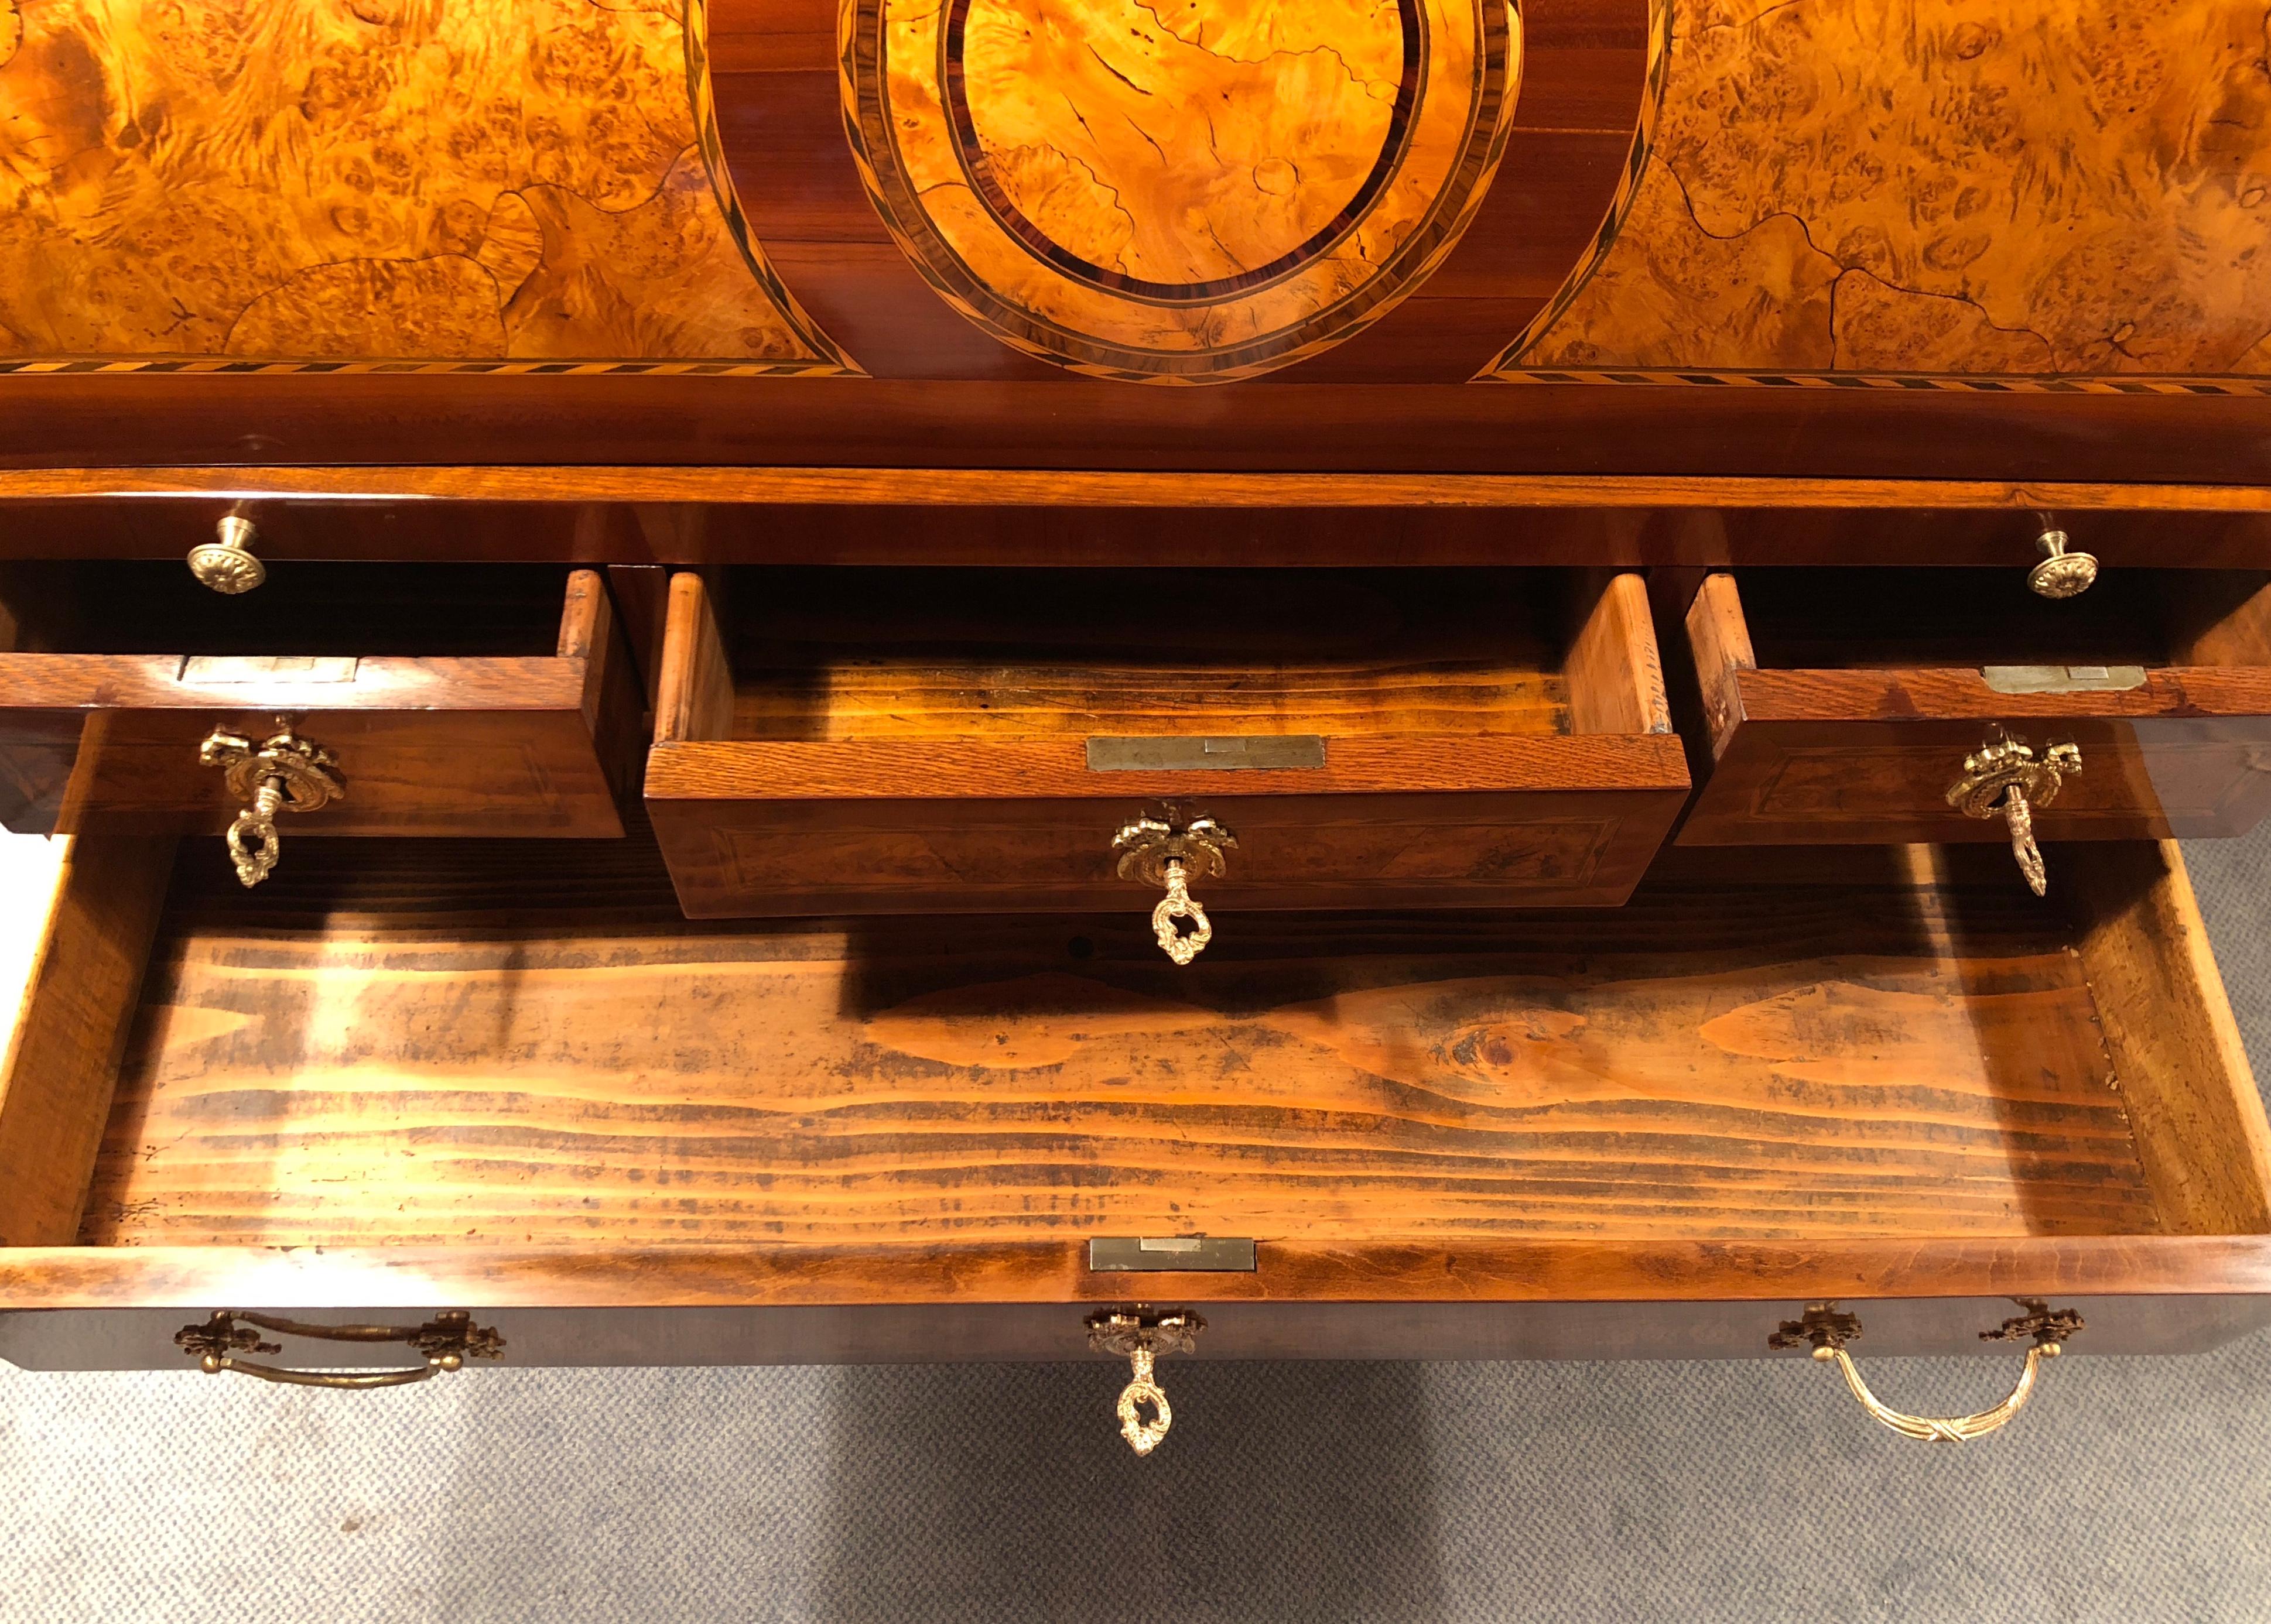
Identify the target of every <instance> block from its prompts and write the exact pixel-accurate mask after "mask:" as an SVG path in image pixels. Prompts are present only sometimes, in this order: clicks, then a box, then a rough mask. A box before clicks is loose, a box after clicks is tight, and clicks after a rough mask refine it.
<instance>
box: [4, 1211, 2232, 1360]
mask: <svg viewBox="0 0 2271 1624" xmlns="http://www.w3.org/2000/svg"><path fill="white" fill-rule="evenodd" d="M1258 1256H1259V1257H1260V1260H1261V1264H1262V1266H1261V1267H1260V1268H1259V1269H1257V1270H1256V1271H1255V1272H1253V1273H1251V1274H1205V1275H1175V1274H1150V1275H1144V1276H1142V1277H1140V1278H1141V1282H1142V1283H1141V1285H1140V1287H1137V1288H1136V1289H1134V1290H1131V1287H1130V1282H1131V1277H1129V1276H1128V1275H1124V1274H1099V1273H1096V1272H1091V1270H1090V1269H1089V1267H1088V1247H1087V1243H1086V1242H1084V1241H1057V1242H1024V1243H1019V1244H1013V1245H1000V1244H986V1243H982V1242H972V1243H964V1244H961V1245H955V1246H942V1245H937V1244H924V1243H915V1244H905V1243H901V1244H890V1243H882V1244H875V1245H863V1246H827V1245H798V1244H793V1243H784V1242H768V1243H765V1244H763V1245H750V1244H748V1243H743V1244H739V1245H733V1246H704V1245H699V1244H688V1245H670V1246H644V1247H639V1246H622V1245H607V1244H592V1243H588V1242H586V1243H582V1244H578V1245H574V1246H527V1245H513V1244H498V1245H487V1244H484V1245H480V1246H468V1245H465V1244H462V1243H460V1244H456V1245H446V1246H444V1245H432V1244H428V1245H391V1246H362V1247H357V1246H322V1247H307V1246H164V1245H145V1246H134V1247H105V1246H57V1247H23V1248H7V1249H0V1308H6V1309H135V1308H160V1307H162V1308H168V1309H183V1310H196V1311H209V1310H211V1309H212V1308H214V1307H216V1306H220V1305H229V1304H235V1305H239V1306H249V1305H256V1304H257V1305H258V1306H259V1307H261V1308H265V1309H294V1308H301V1309H337V1308H346V1307H354V1308H405V1309H410V1308H424V1307H428V1306H437V1305H438V1306H449V1307H465V1306H479V1307H486V1308H507V1307H525V1308H570V1309H577V1308H581V1309H613V1308H652V1307H686V1308H701V1307H719V1306H727V1305H762V1306H769V1307H790V1306H796V1305H813V1306H844V1307H852V1306H865V1305H878V1304H886V1303H914V1304H934V1305H938V1306H941V1307H945V1306H949V1305H954V1304H971V1303H1018V1302H1030V1303H1040V1304H1045V1305H1050V1304H1067V1303H1091V1302H1124V1301H1128V1300H1129V1298H1130V1297H1131V1296H1133V1297H1141V1298H1143V1299H1147V1300H1154V1301H1157V1300H1173V1301H1190V1302H1199V1303H1204V1302H1225V1303H1228V1302H1277V1301H1286V1302H1292V1301H1317V1302H1348V1303H1362V1302H1381V1303H1393V1302H1401V1303H1426V1302H1500V1303H1553V1302H1620V1301H1634V1300H1641V1301H1663V1302H1701V1301H1740V1302H1786V1303H1791V1304H1803V1303H1804V1302H1806V1301H1813V1300H1818V1299H1822V1298H1835V1299H1845V1300H1850V1299H1854V1298H1865V1297H1876V1296H1881V1297H1921V1296H1952V1297H1988V1298H2013V1297H2068V1296H2074V1295H2109V1296H2111V1295H2125V1294H2141V1295H2146V1296H2150V1297H2160V1298H2166V1299H2170V1300H2172V1301H2171V1306H2172V1307H2175V1306H2179V1305H2180V1301H2181V1300H2182V1299H2184V1298H2187V1297H2194V1296H2220V1295H2226V1294H2249V1295H2256V1294H2271V1236H2266V1235H2156V1236H2150V1237H2145V1236H2127V1235H2058V1236H1996V1237H1993V1238H1991V1239H1977V1240H1969V1239H1962V1238H1953V1237H1947V1238H1916V1239H1907V1240H1903V1241H1901V1242H1898V1243H1897V1244H1893V1245H1888V1244H1886V1243H1885V1242H1881V1241H1880V1242H1869V1241H1837V1240H1828V1239H1825V1240H1812V1241H1807V1242H1802V1243H1782V1242H1718V1241H1640V1242H1634V1241H1589V1240H1576V1239H1545V1240H1523V1241H1507V1242H1409V1241H1405V1242H1398V1241H1394V1240H1383V1241H1380V1242H1369V1243H1366V1244H1363V1245H1342V1244H1333V1243H1318V1242H1302V1241H1267V1242H1263V1243H1262V1246H1261V1247H1260V1249H1259V1252H1258ZM1761 1339H1762V1338H1761ZM668 1352H669V1349H668V1347H667V1346H661V1347H658V1348H656V1349H655V1350H654V1353H655V1355H656V1356H657V1357H658V1358H666V1356H667V1354H668Z"/></svg>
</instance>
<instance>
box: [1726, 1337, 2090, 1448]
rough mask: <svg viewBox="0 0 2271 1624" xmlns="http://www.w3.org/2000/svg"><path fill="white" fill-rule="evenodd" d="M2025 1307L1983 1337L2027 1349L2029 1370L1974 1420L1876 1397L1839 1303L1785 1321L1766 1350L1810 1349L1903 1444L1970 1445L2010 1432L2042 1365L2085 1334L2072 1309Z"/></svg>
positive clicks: (2033, 1387)
mask: <svg viewBox="0 0 2271 1624" xmlns="http://www.w3.org/2000/svg"><path fill="white" fill-rule="evenodd" d="M2022 1306H2024V1307H2025V1308H2026V1309H2028V1312H2027V1313H2026V1314H2024V1315H2022V1316H2020V1317H2019V1318H2016V1319H2007V1320H2005V1321H2004V1322H2003V1323H2002V1324H2001V1325H1999V1326H1998V1327H1997V1328H1996V1329H1995V1330H1993V1331H1981V1332H1980V1333H1979V1337H1980V1339H1981V1340H1982V1341H1985V1342H2019V1341H2023V1342H2025V1343H2027V1345H2028V1346H2027V1363H2026V1368H2024V1369H2022V1370H2021V1371H2020V1372H2019V1380H2018V1383H2017V1384H2016V1385H2015V1386H2014V1387H2013V1388H2012V1389H2011V1390H2010V1392H2009V1393H2008V1394H2007V1395H2006V1396H2005V1397H2004V1398H2003V1400H2002V1402H2001V1403H1999V1404H1996V1405H1990V1406H1989V1407H1988V1408H1986V1409H1984V1410H1980V1411H1977V1412H1975V1413H1972V1414H1970V1415H1955V1416H1935V1415H1910V1414H1909V1413H1906V1412H1904V1411H1901V1410H1895V1409H1894V1408H1893V1407H1892V1406H1891V1405H1888V1404H1887V1403H1885V1401H1884V1400H1883V1399H1881V1398H1878V1397H1877V1395H1876V1394H1874V1393H1873V1392H1871V1391H1870V1390H1869V1384H1868V1383H1866V1382H1865V1381H1863V1380H1862V1379H1861V1372H1860V1370H1859V1368H1858V1367H1856V1366H1855V1364H1854V1363H1853V1356H1852V1355H1851V1354H1850V1353H1847V1352H1846V1351H1845V1345H1846V1344H1847V1343H1849V1342H1855V1341H1858V1340H1859V1339H1860V1336H1861V1322H1860V1320H1859V1319H1858V1318H1857V1317H1855V1316H1853V1315H1850V1314H1844V1313H1840V1312H1839V1311H1838V1309H1837V1307H1836V1305H1835V1303H1828V1302H1817V1303H1814V1304H1813V1305H1812V1306H1810V1307H1809V1308H1808V1309H1806V1317H1805V1318H1804V1319H1793V1320H1785V1321H1784V1322H1783V1325H1782V1328H1781V1329H1780V1330H1778V1331H1776V1332H1775V1333H1774V1335H1772V1336H1771V1337H1768V1339H1767V1346H1769V1347H1785V1348H1786V1347H1804V1346H1812V1348H1813V1357H1814V1358H1815V1359H1816V1360H1818V1361H1821V1363H1823V1364H1835V1366H1836V1367H1837V1370H1838V1374H1840V1375H1841V1376H1843V1377H1844V1378H1845V1385H1846V1387H1847V1388H1848V1389H1849V1390H1851V1392H1852V1394H1853V1397H1854V1398H1856V1399H1858V1401H1859V1402H1860V1405H1861V1407H1862V1408H1863V1409H1864V1410H1865V1411H1867V1412H1868V1413H1869V1415H1870V1417H1871V1419H1872V1420H1875V1421H1877V1422H1878V1423H1879V1424H1880V1425H1882V1426H1885V1427H1891V1428H1892V1429H1893V1430H1894V1431H1895V1432H1896V1433H1898V1434H1900V1435H1902V1437H1904V1438H1914V1439H1916V1440H1917V1442H1920V1443H1968V1442H1970V1441H1971V1440H1972V1439H1974V1438H1984V1437H1985V1436H1986V1435H1988V1434H1989V1433H1991V1432H1996V1431H1999V1430H2000V1429H2001V1428H2003V1427H2007V1426H2009V1425H2010V1424H2011V1421H2012V1420H2013V1418H2014V1417H2015V1416H2016V1415H2017V1414H2018V1413H2019V1412H2020V1411H2022V1410H2023V1409H2025V1408H2026V1407H2027V1400H2028V1399H2029V1398H2033V1397H2034V1393H2035V1379H2036V1376H2039V1375H2040V1374H2041V1372H2042V1361H2044V1360H2045V1359H2055V1358H2057V1357H2058V1354H2059V1348H2060V1347H2061V1346H2062V1345H2063V1344H2064V1343H2065V1341H2066V1339H2067V1338H2068V1337H2071V1336H2073V1335H2074V1333H2075V1332H2077V1331H2080V1330H2081V1329H2082V1320H2081V1315H2079V1314H2077V1313H2075V1312H2074V1310H2073V1309H2057V1310H2055V1311H2053V1310H2052V1309H2051V1308H2050V1306H2049V1305H2048V1304H2047V1303H2041V1302H2027V1303H2025V1304H2023V1305H2022Z"/></svg>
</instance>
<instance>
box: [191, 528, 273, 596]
mask: <svg viewBox="0 0 2271 1624" xmlns="http://www.w3.org/2000/svg"><path fill="white" fill-rule="evenodd" d="M259 539H260V532H259V530H257V529H255V528H254V526H253V523H252V521H251V520H249V519H246V518H241V517H239V516H238V515H235V514H233V513H232V514H230V515H228V516H227V518H224V519H223V520H221V522H220V523H219V524H217V525H215V526H214V527H213V539H212V540H211V541H206V542H200V543H198V544H197V545H196V546H194V547H191V548H190V574H191V575H195V576H196V577H197V581H198V582H199V583H200V584H201V585H205V586H209V587H211V588H212V590H214V591H216V592H226V593H227V594H229V595H230V596H231V597H235V595H236V594H237V593H239V592H249V591H251V590H252V589H253V588H255V587H257V586H258V585H259V584H260V583H261V582H264V581H265V580H267V579H268V566H266V565H265V564H263V563H262V562H261V561H260V560H258V559H257V558H255V557H253V555H252V544H253V543H254V542H256V541H257V540H259Z"/></svg>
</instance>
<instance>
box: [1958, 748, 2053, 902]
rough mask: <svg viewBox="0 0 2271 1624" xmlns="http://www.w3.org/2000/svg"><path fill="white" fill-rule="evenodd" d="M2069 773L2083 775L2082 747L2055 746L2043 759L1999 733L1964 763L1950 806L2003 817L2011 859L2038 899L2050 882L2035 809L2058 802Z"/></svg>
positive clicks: (1978, 815) (1975, 815) (1970, 814)
mask: <svg viewBox="0 0 2271 1624" xmlns="http://www.w3.org/2000/svg"><path fill="white" fill-rule="evenodd" d="M2068 774H2072V775H2074V776H2076V777H2079V776H2080V775H2081V745H2051V746H2050V748H2049V749H2047V750H2045V751H2044V753H2043V754H2042V756H2041V758H2040V759H2039V760H2038V759H2037V758H2036V755H2035V753H2034V751H2033V750H2032V749H2030V748H2029V746H2028V745H2027V742H2026V741H2025V740H2024V739H2021V738H2012V737H2011V736H2010V735H2009V734H2007V733H2006V732H2004V731H2003V730H2001V729H2000V728H1998V729H1997V730H1995V733H1994V735H1993V737H1992V738H1989V739H1988V741H1987V742H1986V743H1985V744H1984V745H1981V746H1980V747H1979V748H1978V749H1977V750H1976V751H1974V752H1973V753H1971V754H1969V755H1968V756H1966V757H1965V758H1964V759H1963V775H1962V777H1960V778H1958V779H1957V780H1956V781H1955V782H1954V783H1953V784H1950V785H1949V786H1948V790H1947V804H1948V805H1950V806H1953V807H1955V809H1956V810H1957V811H1958V812H1962V813H1963V815H1964V816H1966V817H1967V818H2000V819H2003V821H2004V822H2005V823H2006V824H2007V825H2009V826H2010V830H2011V855H2012V856H2014V857H2015V858H2017V859H2018V863H2019V872H2021V873H2022V874H2024V875H2025V876H2026V877H2027V884H2028V885H2029V886H2030V887H2032V888H2033V891H2034V894H2036V896H2041V895H2043V894H2044V892H2045V891H2047V890H2048V888H2049V886H2050V879H2049V876H2048V874H2047V873H2046V872H2045V871H2044V868H2043V849H2042V848H2041V847H2040V846H2038V845H2036V843H2035V808H2036V807H2038V806H2047V805H2050V804H2051V802H2052V801H2054V800H2056V799H2057V798H2058V792H2059V788H2060V786H2062V785H2063V784H2064V783H2065V782H2066V776H2067V775H2068Z"/></svg>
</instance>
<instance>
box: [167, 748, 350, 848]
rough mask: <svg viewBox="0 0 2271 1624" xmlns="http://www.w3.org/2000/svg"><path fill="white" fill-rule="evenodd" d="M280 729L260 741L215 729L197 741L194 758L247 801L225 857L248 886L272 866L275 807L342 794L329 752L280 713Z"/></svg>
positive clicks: (287, 808)
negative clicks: (298, 731)
mask: <svg viewBox="0 0 2271 1624" xmlns="http://www.w3.org/2000/svg"><path fill="white" fill-rule="evenodd" d="M277 727H278V729H279V730H278V731H277V732H276V733H274V734H272V735H271V736H270V737H269V738H267V739H265V740H264V741H263V742H262V743H260V744H257V745H256V744H254V743H253V742H252V741H251V740H250V739H249V738H243V737H242V736H241V735H238V734H235V733H231V732H229V731H227V730H225V729H222V728H215V729H214V730H212V732H211V733H210V734H208V735H207V736H206V738H205V743H204V744H202V745H198V746H197V760H200V761H202V762H204V763H205V766H207V767H218V768H220V769H221V770H222V771H223V772H224V773H226V774H227V775H228V789H229V793H230V794H231V795H234V796H235V797H236V798H237V799H238V800H240V801H242V802H244V803H246V805H245V807H244V810H243V811H242V812H238V813H237V815H236V821H235V822H234V823H232V824H230V825H229V826H228V855H229V860H230V861H231V862H232V863H234V864H235V865H236V877H237V879H239V880H240V881H242V883H243V884H244V885H245V886H247V887H250V886H257V885H258V884H259V883H260V882H261V881H262V880H264V879H267V878H268V876H269V875H270V874H272V873H273V872H274V871H275V870H276V859H277V857H278V856H279V855H280V852H281V849H282V846H281V836H279V834H277V832H276V814H277V813H278V812H314V811H316V809H317V808H318V807H323V806H328V805H331V803H332V802H333V801H336V800H341V799H344V798H345V797H346V786H345V785H344V784H343V783H341V782H339V763H338V762H336V761H334V760H332V759H331V753H330V752H329V751H326V750H323V749H320V748H318V747H317V746H316V745H311V744H309V742H308V741H307V740H306V739H304V738H300V737H299V736H298V735H296V734H295V733H294V732H293V731H292V729H291V726H290V724H289V723H287V722H285V721H284V720H283V719H282V718H281V717H279V718H278V721H277Z"/></svg>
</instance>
